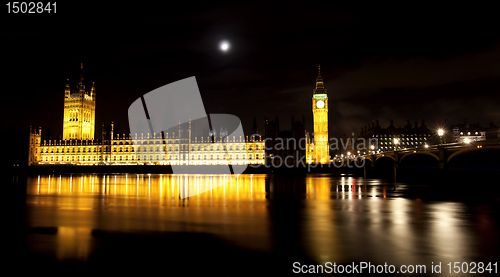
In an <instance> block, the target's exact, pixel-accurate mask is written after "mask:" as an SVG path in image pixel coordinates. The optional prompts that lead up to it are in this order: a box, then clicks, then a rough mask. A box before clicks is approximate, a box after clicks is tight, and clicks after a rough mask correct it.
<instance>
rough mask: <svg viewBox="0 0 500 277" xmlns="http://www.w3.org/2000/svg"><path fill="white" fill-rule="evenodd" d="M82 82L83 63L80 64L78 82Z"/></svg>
mask: <svg viewBox="0 0 500 277" xmlns="http://www.w3.org/2000/svg"><path fill="white" fill-rule="evenodd" d="M82 82H83V63H81V64H80V84H81V83H82Z"/></svg>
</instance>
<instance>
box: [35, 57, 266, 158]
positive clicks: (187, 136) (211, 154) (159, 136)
mask: <svg viewBox="0 0 500 277" xmlns="http://www.w3.org/2000/svg"><path fill="white" fill-rule="evenodd" d="M81 69H82V72H83V65H82V66H81ZM95 104H96V90H95V87H94V84H92V87H91V89H90V90H86V88H85V84H84V82H83V75H81V76H80V82H79V83H78V86H77V88H76V90H71V88H70V85H69V84H66V89H65V91H64V116H63V137H62V139H61V140H43V141H42V136H41V133H42V130H41V128H39V129H38V130H36V129H31V128H30V138H29V141H30V145H29V157H28V164H29V165H44V164H59V165H64V164H72V165H143V164H148V165H245V164H264V162H265V151H264V141H263V140H262V138H261V137H257V139H255V137H252V138H251V139H249V138H248V137H244V138H242V137H241V136H239V137H235V136H230V135H229V136H228V135H227V131H224V130H220V131H219V132H217V131H218V130H211V131H210V136H207V137H196V136H192V134H191V131H190V130H187V131H185V132H182V131H181V130H180V129H179V131H178V132H170V133H164V132H162V133H141V134H127V135H125V134H122V135H120V134H117V133H115V132H114V131H115V130H114V125H113V123H111V126H110V128H105V126H104V123H103V125H102V127H103V131H102V139H96V138H95V135H94V134H95V127H96V125H95V112H96V110H95V107H96V105H95ZM190 126H191V124H189V127H190Z"/></svg>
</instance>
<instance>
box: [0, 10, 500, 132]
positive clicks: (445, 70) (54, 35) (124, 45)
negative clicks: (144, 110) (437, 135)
mask: <svg viewBox="0 0 500 277" xmlns="http://www.w3.org/2000/svg"><path fill="white" fill-rule="evenodd" d="M169 2H170V1H169ZM172 2H175V1H172ZM176 2H180V1H176ZM117 3H119V2H117ZM417 3H418V2H414V4H411V5H410V4H408V5H397V6H394V5H387V6H381V5H378V3H377V5H373V4H372V5H370V6H367V5H362V4H361V3H356V4H355V5H332V4H331V3H322V2H314V3H311V2H308V3H307V4H305V3H302V4H296V3H291V2H281V3H277V4H270V3H265V4H257V3H256V2H246V3H237V4H236V3H232V2H228V3H221V4H198V2H186V4H184V5H180V4H179V5H174V4H164V5H161V6H160V5H158V4H153V3H149V4H147V3H145V2H133V3H132V4H125V3H123V4H114V5H111V4H110V5H103V4H98V2H96V3H89V2H88V1H85V2H80V3H71V4H70V3H63V2H58V3H57V14H41V15H40V14H7V8H6V6H5V4H4V8H3V9H4V10H3V11H2V16H1V20H2V24H1V26H0V30H1V31H0V35H1V38H2V40H1V41H2V43H1V47H2V50H3V51H2V53H3V58H2V66H3V70H2V75H1V76H2V92H3V96H4V100H3V101H1V109H0V113H1V118H2V122H1V124H2V125H4V126H8V125H13V126H15V127H18V126H20V125H23V126H25V127H27V126H28V125H29V124H32V125H34V126H42V127H43V128H44V130H45V129H46V128H47V127H49V128H50V130H51V134H52V135H53V136H55V135H62V117H63V97H64V87H65V84H66V79H69V80H70V84H71V87H72V88H73V89H75V88H76V85H77V83H78V80H79V76H80V63H83V65H84V72H83V74H84V79H85V83H86V85H87V88H88V89H90V86H91V83H92V82H95V86H96V92H97V111H96V122H97V124H96V125H97V128H96V136H97V137H98V138H100V133H101V127H100V126H101V123H102V122H103V121H105V122H110V121H114V122H119V124H120V126H121V128H122V129H125V128H128V120H127V111H128V107H129V106H130V104H131V103H132V102H133V101H134V100H135V99H137V98H138V97H140V96H141V95H143V94H145V93H147V92H149V91H151V90H153V89H156V88H158V87H161V86H163V85H166V84H168V83H171V82H174V81H177V80H180V79H184V78H187V77H191V76H196V79H197V82H198V86H199V88H200V92H201V94H202V98H203V101H204V104H205V109H206V111H207V112H208V113H229V114H234V115H237V116H238V117H240V118H241V120H242V121H243V124H244V128H245V129H250V128H251V127H252V121H253V118H254V117H255V118H256V119H257V123H258V127H259V128H260V129H262V128H263V127H264V116H265V115H268V116H269V117H271V118H275V117H276V116H278V117H279V119H280V129H282V130H284V129H289V128H290V121H291V120H290V119H291V117H292V115H293V116H295V119H301V118H302V116H303V115H305V119H306V128H307V129H309V130H311V129H312V112H311V96H312V92H313V88H314V86H315V79H316V76H317V73H318V72H317V68H318V64H321V72H322V75H323V77H324V81H325V86H326V88H327V90H328V96H329V101H330V102H329V103H330V104H329V108H330V110H329V122H330V126H329V127H330V136H340V135H342V134H343V133H347V134H350V133H351V132H356V133H359V131H360V129H361V128H362V127H363V126H365V125H367V124H370V123H371V122H372V121H373V120H379V122H380V125H381V127H387V126H388V125H389V120H391V119H392V120H394V124H395V126H396V127H402V126H404V125H405V124H406V121H407V120H410V121H411V122H412V124H414V122H415V121H418V122H419V125H420V122H421V120H422V119H425V121H426V125H427V126H428V127H429V128H431V129H432V128H437V127H438V126H439V127H442V126H443V127H445V126H448V127H450V126H452V125H453V124H457V123H461V122H462V121H463V119H464V118H465V117H467V118H469V119H470V122H471V123H476V122H479V123H481V125H482V126H487V125H488V124H489V122H494V123H495V124H496V125H500V111H499V109H498V104H499V103H500V94H499V93H498V90H499V89H498V88H499V87H500V40H499V39H500V32H499V27H500V23H499V21H498V15H497V14H498V10H497V9H495V8H493V7H489V6H477V5H475V6H471V5H470V4H468V5H463V6H458V5H457V4H456V3H455V4H453V5H441V6H439V5H436V4H432V5H428V6H425V5H418V4H417ZM68 5H71V6H68ZM224 39H225V40H228V41H229V42H230V43H231V48H230V50H229V51H228V52H225V53H224V52H222V51H220V50H219V48H218V46H219V42H220V41H221V40H224Z"/></svg>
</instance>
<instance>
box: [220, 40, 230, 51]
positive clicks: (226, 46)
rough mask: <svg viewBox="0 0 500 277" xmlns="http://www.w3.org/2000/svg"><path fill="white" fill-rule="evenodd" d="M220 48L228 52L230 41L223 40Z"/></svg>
mask: <svg viewBox="0 0 500 277" xmlns="http://www.w3.org/2000/svg"><path fill="white" fill-rule="evenodd" d="M220 50H222V51H224V52H226V51H227V50H229V42H227V41H223V42H221V43H220Z"/></svg>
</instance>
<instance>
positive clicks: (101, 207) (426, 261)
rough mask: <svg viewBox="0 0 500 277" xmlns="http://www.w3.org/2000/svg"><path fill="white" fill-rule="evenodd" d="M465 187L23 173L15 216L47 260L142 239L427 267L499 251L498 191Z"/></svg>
mask: <svg viewBox="0 0 500 277" xmlns="http://www.w3.org/2000/svg"><path fill="white" fill-rule="evenodd" d="M473 185H474V186H473ZM461 189H463V188H461ZM470 189H471V190H474V191H475V192H476V193H474V196H473V197H467V192H465V196H464V194H461V195H462V197H458V198H457V197H448V196H450V195H455V194H453V193H452V191H450V193H448V191H447V189H444V190H443V189H441V190H439V191H438V192H437V193H434V192H435V191H437V189H433V188H430V187H428V186H425V184H423V185H404V184H398V185H394V184H390V183H384V182H383V181H380V180H364V179H362V178H353V177H347V176H346V177H331V176H328V175H306V176H299V177H297V176H283V175H276V176H274V175H240V176H239V177H238V178H235V179H231V178H230V176H227V175H159V174H151V175H148V174H106V175H104V174H88V175H85V174H73V175H50V176H49V175H40V176H32V177H29V178H28V179H27V184H26V196H25V201H26V208H25V221H24V222H25V223H24V224H25V226H26V230H28V231H27V236H26V242H27V248H28V249H29V250H28V251H29V252H30V253H31V254H32V255H35V258H34V259H37V258H36V257H39V256H40V257H51V258H50V259H49V260H50V261H51V262H54V263H58V264H61V263H65V262H66V261H72V262H73V263H78V264H87V263H91V262H92V261H94V260H95V261H99V262H102V261H103V260H106V257H105V255H104V254H103V253H107V254H109V253H113V255H114V256H115V257H116V255H118V256H119V255H126V253H127V252H130V255H132V256H138V257H139V258H140V257H141V255H139V254H138V253H137V251H145V250H147V251H148V253H144V255H146V256H147V255H150V254H151V253H153V252H154V255H155V257H156V258H159V259H160V260H161V259H163V258H165V259H164V260H163V262H164V263H165V264H166V265H168V264H169V261H170V263H174V264H175V263H177V261H180V262H181V263H182V261H184V258H182V259H181V258H179V256H177V255H176V254H175V253H182V255H186V257H185V259H190V257H195V256H196V254H197V253H209V254H208V258H210V259H215V258H214V257H210V253H212V254H214V255H220V256H221V257H226V256H227V257H229V258H230V259H234V260H235V261H239V260H238V257H239V256H241V257H242V259H243V257H245V259H246V258H248V257H249V258H248V259H253V258H254V257H257V258H256V259H257V261H258V260H259V259H260V260H262V261H264V263H266V265H267V268H265V269H266V270H267V269H269V267H273V268H272V270H274V271H275V272H277V273H280V272H282V273H283V274H288V273H292V269H293V267H292V263H293V261H295V260H296V261H300V262H301V263H311V264H324V263H325V262H332V263H333V262H336V263H337V264H348V263H352V262H371V263H372V264H384V263H385V262H387V263H388V264H394V265H403V264H406V265H409V264H413V265H417V264H423V265H427V266H428V269H427V270H428V271H430V266H431V264H432V263H434V264H437V263H439V262H442V263H443V265H444V264H447V263H449V262H495V261H497V260H498V257H499V255H498V251H499V249H500V248H499V245H500V244H499V239H498V234H500V232H499V222H500V221H499V213H498V201H497V198H495V195H492V194H491V193H489V191H488V190H485V191H484V194H482V193H477V191H478V190H481V188H480V186H479V185H476V184H471V188H470ZM429 195H431V196H432V197H429ZM187 196H189V197H187ZM180 234H182V236H177V235H180ZM130 238H133V239H130ZM143 238H144V239H143ZM142 241H144V243H142ZM155 241H158V243H157V245H156V243H155ZM145 244H147V247H146V246H144V245H145ZM128 245H130V247H129V246H128ZM184 246H186V248H189V249H186V248H185V247H184ZM143 247H146V248H143ZM210 248H212V249H210ZM103 249H104V250H103ZM116 249H119V250H116ZM105 250H106V251H108V250H109V251H111V252H109V251H108V252H103V251H105ZM113 251H114V252H113ZM200 251H201V252H200ZM231 253H234V254H231ZM248 253H252V254H251V255H250V256H247V254H248ZM115 254H116V255H115ZM200 255H201V254H200ZM204 255H205V254H204ZM174 256H175V258H172V257H174ZM204 257H205V256H204ZM273 259H274V260H273ZM127 261H128V260H127ZM273 261H275V262H273ZM443 267H444V266H443ZM186 270H188V271H189V268H186ZM264 272H267V271H264ZM234 275H239V274H236V273H235V274H234ZM441 275H447V274H444V273H443V274H441ZM493 275H494V274H493Z"/></svg>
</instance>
